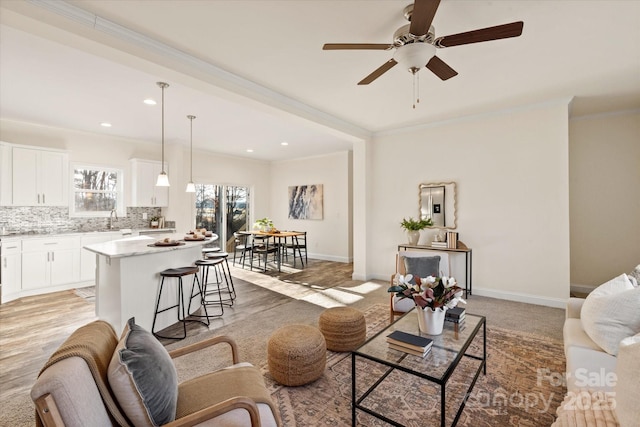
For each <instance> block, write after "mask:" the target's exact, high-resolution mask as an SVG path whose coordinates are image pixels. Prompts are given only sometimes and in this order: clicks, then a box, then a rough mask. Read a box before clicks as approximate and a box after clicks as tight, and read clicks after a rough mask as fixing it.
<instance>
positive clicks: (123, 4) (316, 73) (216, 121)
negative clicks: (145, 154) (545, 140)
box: [0, 0, 640, 160]
mask: <svg viewBox="0 0 640 427" xmlns="http://www.w3.org/2000/svg"><path fill="white" fill-rule="evenodd" d="M408 3H409V1H400V0H387V1H376V0H368V1H361V0H355V1H347V0H337V1H328V0H318V1H311V0H309V1H270V0H256V1H237V0H233V1H219V0H215V1H203V0H196V1H189V0H182V1H173V0H158V1H154V0H141V1H132V0H125V1H123V0H114V1H109V0H82V1H71V2H68V3H64V2H61V1H55V2H54V1H51V0H44V1H30V2H29V1H17V0H2V1H1V2H0V7H1V9H0V23H1V24H2V25H1V26H0V118H2V119H7V120H17V121H26V122H33V123H39V124H44V125H50V126H56V127H63V128H70V129H78V130H83V131H89V132H97V133H108V134H113V135H117V136H121V137H126V138H133V139H139V140H148V141H154V142H158V143H159V140H160V109H159V106H156V107H148V106H146V105H144V104H142V100H143V99H144V98H147V97H153V98H156V99H159V98H160V89H159V88H158V87H157V86H156V84H155V82H157V81H166V82H168V83H169V84H170V85H171V86H170V87H169V88H168V89H167V90H166V92H165V118H166V126H165V128H166V140H167V141H168V142H169V143H172V142H176V143H184V144H188V140H189V121H188V119H187V118H186V115H187V114H193V115H195V116H197V117H198V118H197V119H196V120H195V121H194V147H195V148H196V149H203V150H210V151H215V152H221V153H225V154H232V155H239V156H247V157H252V158H257V159H264V160H277V159H287V158H295V157H302V156H309V155H316V154H322V153H327V152H334V151H337V150H345V149H349V147H350V146H351V143H352V142H353V141H354V140H355V139H357V138H367V137H368V136H370V135H371V134H375V133H376V132H384V131H392V130H395V129H399V128H402V127H406V126H413V125H420V124H425V123H431V122H436V121H441V120H447V119H452V118H456V117H460V116H466V115H473V114H481V113H485V112H489V111H496V110H502V109H508V108H517V107H520V106H523V105H528V104H534V103H541V102H547V101H550V100H557V99H562V98H566V99H568V98H571V97H574V103H573V114H574V115H584V114H594V113H600V112H608V111H616V110H627V109H637V108H640V2H639V1H635V0H630V1H612V0H604V1H591V0H588V1H578V0H570V1H569V0H567V1H563V0H556V1H532V0H519V1H508V0H502V1H478V0H473V1H461V0H460V1H459V0H442V2H441V4H440V7H439V9H438V12H437V14H436V16H435V19H434V21H433V25H434V27H435V30H436V35H437V36H443V35H448V34H453V33H458V32H462V31H468V30H473V29H477V28H483V27H489V26H493V25H499V24H504V23H508V22H513V21H520V20H522V21H524V31H523V34H522V36H520V37H518V38H511V39H506V40H499V41H492V42H486V43H478V44H472V45H466V46H458V47H451V48H446V49H439V50H438V51H437V55H438V57H440V58H441V59H443V60H444V61H446V62H447V63H448V64H449V65H450V66H451V67H452V68H454V69H455V70H456V71H457V72H458V73H459V75H458V76H456V77H454V78H452V79H450V80H447V81H444V82H443V81H441V80H440V79H438V78H437V77H435V76H434V75H433V74H431V73H430V72H429V71H428V70H422V71H421V72H420V101H421V102H420V103H419V104H418V105H417V107H416V108H415V109H412V78H411V75H410V74H409V73H408V72H407V71H405V70H403V69H401V67H400V66H396V67H394V68H393V69H391V70H390V71H389V72H387V73H386V74H384V75H383V76H381V77H380V78H379V79H378V80H376V81H375V82H373V83H372V84H370V85H368V86H357V85H356V83H357V82H358V81H360V80H361V79H362V78H363V77H365V76H366V75H368V74H369V73H370V72H372V71H373V70H374V69H376V68H377V67H378V66H380V65H382V64H383V63H384V62H385V61H387V60H388V59H389V58H391V57H392V52H388V51H323V50H322V45H323V44H324V43H345V42H349V43H390V42H391V41H392V35H393V32H394V31H395V30H396V29H397V28H398V27H400V26H402V25H404V24H406V23H407V22H406V21H405V20H404V18H403V17H402V9H403V8H404V6H406V5H407V4H408ZM52 4H53V5H55V10H52V9H51V8H50V5H52ZM94 24H95V25H94ZM103 121H109V122H111V123H112V124H113V127H112V128H109V129H104V128H101V127H100V126H99V123H100V122H103ZM282 141H287V142H289V146H287V147H283V146H281V145H280V143H281V142H282ZM247 148H253V149H254V150H255V151H254V152H253V153H250V154H249V153H247V152H246V149H247Z"/></svg>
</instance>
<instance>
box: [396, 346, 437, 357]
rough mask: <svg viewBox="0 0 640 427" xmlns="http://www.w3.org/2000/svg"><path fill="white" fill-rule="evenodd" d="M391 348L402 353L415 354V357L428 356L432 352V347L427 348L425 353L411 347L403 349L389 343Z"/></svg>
mask: <svg viewBox="0 0 640 427" xmlns="http://www.w3.org/2000/svg"><path fill="white" fill-rule="evenodd" d="M389 348H392V349H394V350H398V351H402V352H404V353H408V354H413V355H414V356H420V357H424V356H426V355H427V354H429V352H430V351H431V347H427V348H426V349H425V350H424V351H419V350H413V349H411V348H409V347H403V346H401V345H396V344H392V343H389Z"/></svg>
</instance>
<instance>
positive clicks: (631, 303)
mask: <svg viewBox="0 0 640 427" xmlns="http://www.w3.org/2000/svg"><path fill="white" fill-rule="evenodd" d="M638 307H640V288H636V287H634V286H633V285H632V284H631V282H630V281H629V279H628V278H627V275H626V274H621V275H620V276H618V277H616V278H614V279H611V280H610V281H608V282H607V283H604V284H602V285H600V286H599V287H597V288H596V289H594V290H593V291H592V292H591V293H590V294H589V295H588V296H587V298H586V300H585V302H584V304H583V305H582V311H581V313H580V318H581V319H582V326H583V327H584V330H585V332H586V333H587V335H589V337H590V338H591V339H592V340H593V341H594V342H595V343H596V344H598V345H599V346H600V347H601V348H602V349H603V350H604V351H606V352H607V353H609V354H611V355H614V356H615V355H617V354H618V344H619V343H620V341H621V340H622V339H624V338H626V337H629V336H632V335H634V334H637V333H638V332H640V311H639V310H638Z"/></svg>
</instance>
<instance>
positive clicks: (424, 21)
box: [409, 0, 440, 36]
mask: <svg viewBox="0 0 640 427" xmlns="http://www.w3.org/2000/svg"><path fill="white" fill-rule="evenodd" d="M439 5H440V0H416V1H415V3H414V4H413V12H411V26H410V27H409V32H410V33H411V34H413V35H414V36H424V35H425V34H427V33H428V32H429V27H431V22H433V17H434V16H436V10H438V6H439Z"/></svg>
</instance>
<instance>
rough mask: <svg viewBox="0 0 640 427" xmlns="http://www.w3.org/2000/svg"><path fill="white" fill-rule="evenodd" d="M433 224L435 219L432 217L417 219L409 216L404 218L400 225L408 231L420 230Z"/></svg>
mask: <svg viewBox="0 0 640 427" xmlns="http://www.w3.org/2000/svg"><path fill="white" fill-rule="evenodd" d="M432 225H433V221H432V220H431V218H427V219H418V220H415V219H413V217H409V219H406V218H402V221H401V222H400V226H401V227H402V228H404V229H405V230H407V231H420V230H424V229H425V228H427V227H431V226H432Z"/></svg>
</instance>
